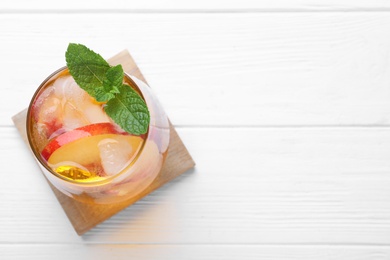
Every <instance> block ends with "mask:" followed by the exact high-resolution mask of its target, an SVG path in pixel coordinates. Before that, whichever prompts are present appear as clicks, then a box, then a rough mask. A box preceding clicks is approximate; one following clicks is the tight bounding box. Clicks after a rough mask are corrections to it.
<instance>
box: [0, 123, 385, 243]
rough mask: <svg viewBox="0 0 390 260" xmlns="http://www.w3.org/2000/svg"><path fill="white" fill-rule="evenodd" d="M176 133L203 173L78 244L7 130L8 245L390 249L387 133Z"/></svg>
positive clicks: (3, 132) (2, 214) (1, 224)
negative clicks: (328, 245) (202, 245)
mask: <svg viewBox="0 0 390 260" xmlns="http://www.w3.org/2000/svg"><path fill="white" fill-rule="evenodd" d="M177 130H178V132H179V134H180V136H181V138H182V140H183V141H184V143H186V146H187V147H188V149H189V150H190V151H191V154H192V156H193V158H194V159H195V160H196V162H197V167H196V169H195V170H194V171H190V172H188V173H186V174H184V175H182V176H181V177H179V178H177V179H175V180H173V181H172V182H170V183H169V184H167V185H166V186H164V187H162V188H161V189H159V190H157V191H155V192H154V193H152V194H150V195H149V196H148V197H146V198H145V199H143V200H141V201H139V202H137V203H135V204H134V205H132V206H131V207H129V208H127V209H126V210H124V211H122V212H120V213H119V214H117V215H116V216H114V217H113V218H111V219H109V220H108V221H106V222H104V223H102V224H101V225H99V226H98V227H96V228H95V229H93V230H91V231H90V232H88V233H87V234H85V235H84V236H83V237H82V238H77V237H75V234H74V232H73V228H72V226H71V225H70V224H69V223H67V222H68V221H67V219H66V218H65V217H64V213H63V212H62V209H61V207H59V206H58V203H57V202H56V201H55V199H54V196H52V194H51V191H50V189H49V188H48V186H47V184H46V183H45V181H44V179H43V177H42V176H39V174H38V175H36V174H31V172H32V171H33V170H34V169H35V170H38V168H37V166H36V164H35V162H34V161H33V160H32V158H31V156H30V155H29V154H28V153H27V151H26V150H27V149H25V146H24V143H23V142H22V141H21V140H20V138H19V135H18V133H17V131H16V130H15V129H14V128H11V127H1V128H0V137H1V140H3V141H2V144H3V145H2V146H1V147H0V153H1V154H2V155H3V156H2V160H3V161H4V163H5V162H7V164H6V165H7V168H6V169H7V171H5V172H7V173H8V175H7V178H3V181H2V190H1V191H0V196H1V198H2V199H1V200H0V205H1V208H3V209H6V210H1V211H0V230H1V231H2V232H0V242H2V243H15V242H16V243H50V244H55V243H61V244H62V243H71V244H77V243H125V244H167V243H170V244H193V243H198V244H199V243H200V244H208V243H211V244H254V243H256V244H259V243H260V244H314V245H315V244H335V245H341V244H355V245H361V244H366V245H367V244H371V245H372V244H376V245H388V235H389V233H390V189H389V187H390V175H389V172H390V160H389V159H388V157H389V154H390V131H389V129H388V128H260V129H259V128H245V127H243V128H234V129H227V128H219V127H217V128H178V129H177ZM15 158H18V159H17V160H16V159H15ZM20 162H23V163H20Z"/></svg>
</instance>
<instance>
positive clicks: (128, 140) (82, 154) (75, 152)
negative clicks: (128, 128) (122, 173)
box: [48, 134, 142, 167]
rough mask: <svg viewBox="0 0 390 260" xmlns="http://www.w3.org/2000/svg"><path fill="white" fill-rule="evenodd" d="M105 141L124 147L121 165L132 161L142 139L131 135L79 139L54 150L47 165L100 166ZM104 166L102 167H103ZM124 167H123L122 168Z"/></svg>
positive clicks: (96, 136)
mask: <svg viewBox="0 0 390 260" xmlns="http://www.w3.org/2000/svg"><path fill="white" fill-rule="evenodd" d="M106 140H110V141H111V142H112V141H115V142H117V143H120V144H121V146H122V147H123V146H126V149H124V151H123V152H124V153H125V154H124V155H122V156H123V157H124V158H125V159H126V160H125V162H123V164H125V163H128V162H130V161H131V160H132V158H133V157H134V155H135V154H136V152H137V151H138V149H139V148H140V146H141V143H142V138H141V137H138V136H133V135H118V134H99V135H94V136H88V137H84V138H80V139H78V140H75V141H73V142H70V143H67V144H65V145H62V146H61V147H59V148H58V149H56V150H55V151H54V152H53V153H52V154H51V155H50V157H49V158H48V164H49V165H50V166H53V165H57V166H59V165H67V164H68V163H69V162H70V163H77V164H80V165H83V166H86V167H87V166H88V165H93V164H100V163H102V164H103V163H104V162H102V161H101V160H102V154H101V149H99V148H101V147H99V146H100V145H101V144H102V143H104V142H106ZM103 166H104V165H103ZM123 167H124V166H123Z"/></svg>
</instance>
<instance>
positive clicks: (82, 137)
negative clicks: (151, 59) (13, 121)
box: [26, 67, 169, 204]
mask: <svg viewBox="0 0 390 260" xmlns="http://www.w3.org/2000/svg"><path fill="white" fill-rule="evenodd" d="M124 83H126V84H127V85H129V87H131V88H133V89H134V90H135V91H136V92H138V94H139V95H140V96H141V97H142V98H143V99H144V101H145V102H146V104H147V107H148V109H149V113H150V123H149V127H148V131H147V132H146V133H145V134H142V135H133V134H129V133H127V132H125V131H124V130H122V129H121V128H120V127H119V126H118V125H117V124H116V123H115V122H113V121H112V119H111V118H110V117H108V116H107V114H106V113H105V112H104V109H103V107H104V105H105V104H104V103H100V102H97V101H96V100H95V99H94V98H92V97H91V96H90V95H88V94H87V93H86V92H85V91H84V90H83V89H81V88H80V87H79V86H78V85H77V83H76V82H75V80H74V79H73V77H72V76H71V75H70V73H69V71H68V69H67V67H64V68H61V69H59V70H58V71H56V72H54V73H53V74H52V75H50V76H49V77H48V78H47V79H46V80H44V81H43V83H42V84H41V85H40V86H39V88H38V89H37V91H36V92H35V94H34V96H33V98H32V100H31V103H30V106H29V108H28V114H27V122H26V127H27V136H28V141H29V144H30V147H31V149H32V151H33V153H34V155H35V158H36V159H37V161H38V164H39V166H40V167H41V168H42V170H43V173H44V174H45V176H46V177H47V179H48V180H49V181H50V183H51V184H53V185H54V186H55V187H56V188H57V189H58V190H60V191H61V192H62V193H64V194H66V195H68V196H70V197H72V198H75V199H77V200H80V201H83V202H89V203H98V204H102V203H103V204H104V203H116V202H122V201H124V200H128V199H131V198H132V197H135V196H137V195H138V194H139V193H140V192H142V191H143V190H144V189H146V188H147V187H148V186H149V185H150V184H151V183H152V182H153V180H154V179H155V178H156V177H157V175H158V174H159V172H160V170H161V167H162V165H163V161H164V159H165V157H166V154H167V150H168V144H169V122H168V118H167V116H166V114H165V112H164V110H163V109H162V107H161V105H160V104H159V102H158V100H157V99H156V97H155V96H154V95H153V93H152V92H151V89H150V88H149V87H148V86H147V85H146V84H145V83H144V82H143V81H141V80H139V79H137V78H135V77H133V76H130V75H128V74H126V73H125V76H124Z"/></svg>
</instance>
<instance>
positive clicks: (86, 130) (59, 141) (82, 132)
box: [41, 123, 128, 161]
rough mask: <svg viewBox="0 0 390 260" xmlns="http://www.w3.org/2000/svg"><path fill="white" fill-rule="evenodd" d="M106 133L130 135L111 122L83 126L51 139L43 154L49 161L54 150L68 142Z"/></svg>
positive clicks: (80, 148)
mask: <svg viewBox="0 0 390 260" xmlns="http://www.w3.org/2000/svg"><path fill="white" fill-rule="evenodd" d="M104 134H116V135H118V134H120V135H128V134H127V133H126V132H123V130H121V129H119V128H117V127H115V126H114V125H113V124H111V123H97V124H91V125H87V126H82V127H79V128H76V129H74V130H72V131H70V132H66V133H63V134H61V135H59V136H57V137H56V138H54V139H53V140H51V141H50V142H49V143H48V144H47V145H46V146H45V148H44V149H43V150H42V152H41V155H42V157H43V158H44V159H45V160H46V161H47V160H49V158H50V157H51V155H52V154H53V153H54V152H56V151H57V150H58V149H59V148H61V147H63V146H65V145H67V144H70V143H73V142H75V141H77V140H79V139H87V138H88V137H91V136H99V135H104ZM81 145H88V143H87V141H86V143H85V144H81ZM82 149H83V147H79V150H80V151H81V150H82ZM75 153H76V152H75Z"/></svg>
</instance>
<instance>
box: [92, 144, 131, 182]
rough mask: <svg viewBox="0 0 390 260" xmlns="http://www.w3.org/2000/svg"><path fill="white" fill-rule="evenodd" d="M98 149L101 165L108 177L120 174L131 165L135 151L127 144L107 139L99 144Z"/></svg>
mask: <svg viewBox="0 0 390 260" xmlns="http://www.w3.org/2000/svg"><path fill="white" fill-rule="evenodd" d="M98 147H99V151H100V159H101V163H102V166H103V169H104V171H105V172H106V174H107V175H109V176H111V175H114V174H117V173H119V172H120V171H122V170H123V169H124V168H125V167H126V166H127V165H128V164H129V163H130V159H131V156H132V150H133V149H132V147H131V146H130V145H129V144H128V143H127V142H118V140H115V139H113V138H106V139H103V140H101V141H100V142H99V144H98Z"/></svg>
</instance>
